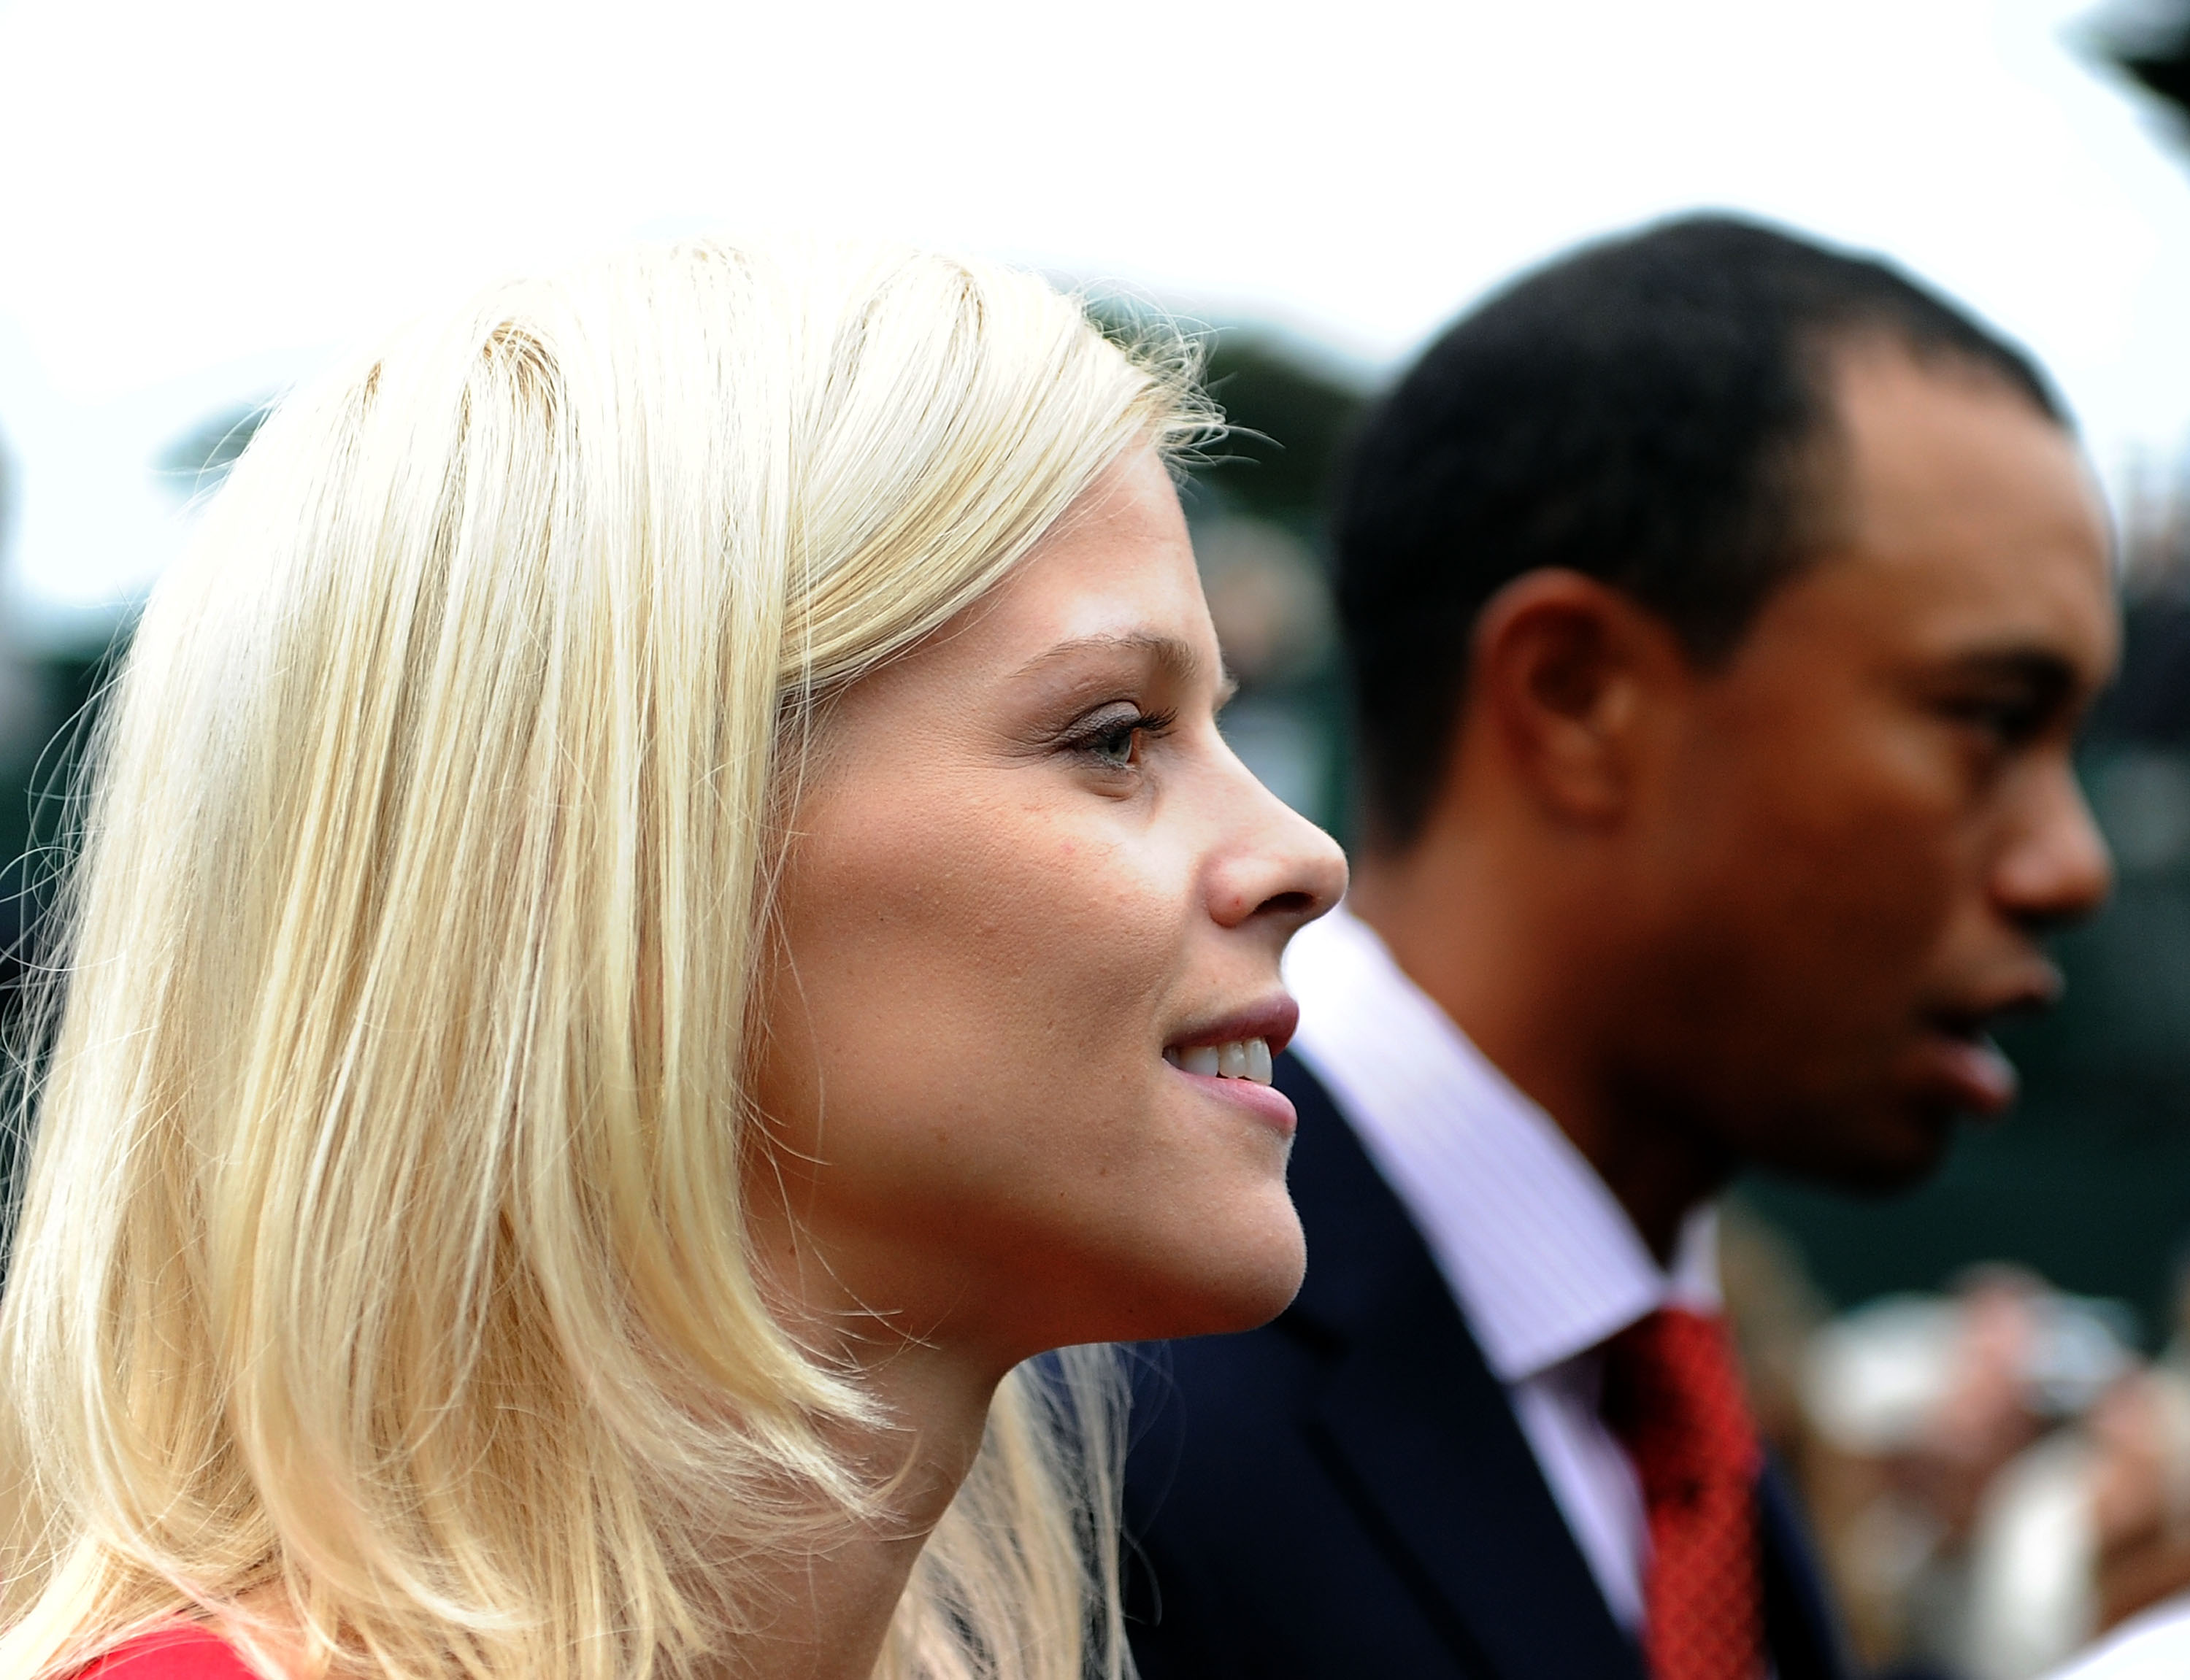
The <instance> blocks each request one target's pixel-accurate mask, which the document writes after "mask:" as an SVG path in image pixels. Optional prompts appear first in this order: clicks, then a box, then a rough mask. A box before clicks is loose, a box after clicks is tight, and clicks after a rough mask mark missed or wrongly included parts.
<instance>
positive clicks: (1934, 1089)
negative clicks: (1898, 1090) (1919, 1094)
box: [1906, 1027, 2022, 1115]
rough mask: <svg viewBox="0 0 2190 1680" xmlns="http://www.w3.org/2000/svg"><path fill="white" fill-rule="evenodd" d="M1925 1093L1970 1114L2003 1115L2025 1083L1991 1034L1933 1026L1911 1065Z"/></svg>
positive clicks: (1914, 1078) (1911, 1073) (1909, 1069)
mask: <svg viewBox="0 0 2190 1680" xmlns="http://www.w3.org/2000/svg"><path fill="white" fill-rule="evenodd" d="M1906 1067H1907V1072H1908V1073H1909V1076H1910V1078H1911V1083H1915V1085H1917V1086H1918V1087H1919V1088H1920V1089H1922V1090H1923V1091H1924V1093H1925V1094H1926V1095H1929V1096H1932V1097H1934V1098H1936V1099H1938V1100H1942V1101H1943V1102H1945V1103H1946V1104H1948V1105H1949V1106H1952V1107H1955V1108H1958V1109H1961V1110H1963V1111H1965V1112H1968V1113H1972V1114H1981V1115H1994V1114H1998V1113H1999V1112H2000V1111H2001V1110H2003V1109H2005V1108H2006V1106H2008V1105H2009V1104H2010V1103H2011V1102H2013V1101H2014V1100H2015V1094H2016V1092H2017V1089H2020V1088H2021V1085H2022V1081H2021V1079H2020V1078H2018V1077H2017V1074H2016V1071H2015V1064H2014V1063H2013V1062H2011V1061H2009V1060H2008V1059H2007V1058H2006V1056H2004V1055H2001V1054H2000V1046H1999V1045H1998V1044H1994V1042H1993V1038H1992V1034H1991V1033H1989V1032H1985V1031H1983V1029H1981V1028H1980V1029H1978V1030H1977V1031H1975V1032H1962V1031H1948V1030H1946V1029H1943V1028H1941V1027H1928V1028H1926V1030H1925V1032H1924V1033H1923V1035H1922V1036H1921V1038H1919V1039H1918V1040H1917V1043H1916V1046H1915V1049H1914V1050H1913V1051H1912V1052H1911V1054H1910V1056H1909V1061H1908V1062H1907V1064H1906Z"/></svg>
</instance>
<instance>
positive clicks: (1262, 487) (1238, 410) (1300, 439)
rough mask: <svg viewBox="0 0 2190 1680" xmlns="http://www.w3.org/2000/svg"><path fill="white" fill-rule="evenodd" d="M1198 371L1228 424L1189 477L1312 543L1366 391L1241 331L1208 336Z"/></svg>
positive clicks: (1317, 540)
mask: <svg viewBox="0 0 2190 1680" xmlns="http://www.w3.org/2000/svg"><path fill="white" fill-rule="evenodd" d="M1206 380H1207V383H1208V387H1209V391H1210V394H1211V396H1213V397H1215V398H1216V399H1217V402H1218V403H1219V404H1221V405H1222V406H1223V410H1224V414H1225V418H1226V420H1227V421H1228V422H1229V423H1230V425H1231V426H1232V427H1233V430H1232V432H1231V433H1230V435H1228V437H1227V438H1225V439H1224V441H1223V443H1222V444H1219V445H1217V448H1216V449H1215V450H1212V451H1211V455H1212V457H1213V458H1212V459H1211V461H1209V462H1208V464H1206V466H1204V467H1200V468H1199V469H1198V470H1197V471H1196V472H1195V473H1194V482H1195V484H1196V485H1197V487H1200V488H1203V489H1207V490H1209V491H1211V492H1213V493H1214V494H1216V495H1218V496H1220V497H1222V498H1223V500H1224V501H1227V502H1228V503H1230V504H1232V505H1234V506H1236V507H1238V508H1239V509H1240V511H1241V512H1247V513H1251V514H1253V515H1255V516H1257V517H1258V518H1266V519H1275V520H1279V521H1282V522H1284V523H1287V524H1290V525H1293V526H1296V527H1297V528H1298V529H1300V530H1301V532H1302V535H1305V536H1308V537H1309V538H1310V539H1311V540H1313V542H1314V543H1315V545H1316V546H1317V547H1318V548H1319V549H1320V547H1321V545H1322V540H1323V536H1324V530H1323V520H1324V517H1325V510H1326V509H1327V508H1328V507H1329V506H1330V495H1331V491H1332V490H1333V489H1334V488H1335V486H1334V482H1333V481H1334V479H1335V478H1336V473H1337V472H1338V470H1339V467H1340V464H1341V461H1342V455H1343V452H1344V450H1345V446H1346V444H1347V441H1348V440H1349V439H1350V438H1351V437H1352V435H1353V428H1354V427H1355V426H1356V425H1357V424H1359V421H1360V418H1361V415H1362V412H1363V410H1364V409H1366V408H1367V406H1368V397H1367V394H1366V393H1365V392H1364V391H1363V390H1362V389H1361V388H1360V387H1359V386H1357V385H1356V384H1354V383H1353V382H1350V381H1348V380H1347V379H1346V378H1344V377H1343V376H1342V375H1339V374H1336V373H1335V372H1329V371H1325V370H1323V369H1321V368H1319V367H1318V366H1317V365H1314V364H1313V362H1311V361H1309V360H1308V359H1306V358H1304V357H1302V355H1301V354H1299V353H1297V352H1296V351H1294V350H1292V349H1291V348H1289V347H1288V346H1286V345H1285V343H1283V342H1281V341H1279V340H1276V339H1272V338H1268V337H1259V336H1257V335H1256V334H1253V333H1250V332H1244V331H1230V332H1219V333H1218V334H1217V338H1216V342H1215V343H1214V344H1213V345H1212V346H1211V350H1210V355H1209V364H1208V368H1207V371H1206Z"/></svg>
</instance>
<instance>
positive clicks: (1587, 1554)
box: [1285, 905, 1719, 1630]
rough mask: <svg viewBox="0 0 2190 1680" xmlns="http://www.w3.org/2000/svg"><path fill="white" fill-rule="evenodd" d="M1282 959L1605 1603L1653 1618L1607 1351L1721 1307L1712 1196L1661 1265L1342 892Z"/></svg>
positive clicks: (1335, 1078) (1363, 1132)
mask: <svg viewBox="0 0 2190 1680" xmlns="http://www.w3.org/2000/svg"><path fill="white" fill-rule="evenodd" d="M1285 984H1286V986H1287V987H1288V988H1289V989H1290V990H1291V992H1292V993H1293V995H1294V996H1295V997H1296V998H1298V999H1299V1000H1300V1006H1301V1024H1300V1032H1299V1036H1298V1037H1296V1038H1295V1039H1294V1040H1293V1049H1294V1051H1295V1052H1296V1054H1297V1055H1299V1056H1300V1058H1301V1060H1302V1061H1304V1062H1305V1063H1307V1065H1308V1070H1309V1071H1310V1072H1313V1074H1314V1075H1315V1076H1316V1078H1318V1079H1319V1080H1321V1081H1322V1082H1323V1085H1324V1088H1325V1089H1326V1090H1328V1091H1329V1092H1330V1095H1331V1098H1332V1100H1334V1101H1335V1102H1336V1103H1337V1105H1338V1106H1339V1108H1340V1110H1341V1111H1342V1112H1343V1113H1344V1114H1345V1116H1346V1117H1347V1120H1348V1121H1350V1122H1351V1123H1352V1124H1353V1130H1354V1132H1355V1134H1357V1135H1358V1136H1359V1138H1360V1140H1361V1144H1362V1147H1363V1148H1364V1150H1365V1151H1367V1153H1368V1155H1369V1158H1370V1160H1371V1161H1372V1162H1374V1163H1375V1164H1376V1168H1377V1170H1378V1171H1379V1172H1380V1173H1381V1174H1382V1175H1383V1177H1384V1179H1385V1182H1387V1184H1389V1185H1391V1187H1392V1189H1393V1191H1394V1192H1395V1193H1396V1194H1397V1195H1398V1196H1399V1200H1400V1202H1402V1203H1403V1204H1404V1206H1405V1208H1406V1209H1407V1211H1408V1213H1410V1215H1411V1216H1412V1217H1413V1219H1414V1223H1415V1225H1416V1229H1417V1230H1420V1231H1421V1235H1422V1238H1423V1241H1424V1242H1426V1243H1427V1245H1428V1247H1429V1251H1430V1253H1431V1256H1432V1257H1433V1259H1435V1261H1436V1262H1437V1265H1438V1270H1440V1271H1441V1272H1442V1273H1443V1274H1444V1280H1445V1283H1446V1285H1447V1286H1448V1287H1450V1289H1451V1291H1452V1293H1453V1297H1454V1299H1455V1301H1457V1302H1458V1304H1459V1305H1460V1308H1461V1312H1462V1313H1463V1314H1465V1315H1466V1316H1467V1321H1468V1325H1469V1326H1470V1327H1471V1328H1472V1330H1473V1331H1474V1332H1475V1339H1476V1341H1477V1343H1478V1344H1479V1345H1480V1346H1481V1347H1482V1349H1483V1355H1484V1360H1486V1361H1487V1362H1488V1364H1489V1367H1490V1370H1491V1372H1492V1374H1493V1375H1495V1377H1497V1378H1498V1380H1499V1381H1500V1382H1501V1383H1503V1384H1504V1385H1505V1388H1506V1396H1507V1398H1508V1399H1509V1400H1511V1401H1512V1406H1513V1414H1514V1417H1516V1418H1517V1419H1518V1422H1519V1423H1520V1425H1521V1433H1522V1434H1523V1436H1525V1437H1526V1438H1527V1440H1528V1442H1529V1447H1530V1449H1531V1450H1532V1451H1534V1452H1535V1456H1536V1462H1537V1463H1538V1464H1539V1465H1540V1466H1541V1467H1542V1468H1543V1472H1544V1479H1545V1480H1546V1482H1547V1483H1548V1484H1549V1485H1550V1486H1551V1490H1552V1496H1553V1497H1554V1498H1556V1499H1557V1501H1558V1504H1559V1508H1560V1510H1561V1511H1562V1512H1563V1513H1564V1515H1565V1517H1566V1520H1567V1526H1568V1527H1569V1529H1570V1530H1573V1533H1574V1540H1575V1541H1576V1543H1577V1544H1578V1545H1579V1547H1580V1550H1581V1554H1582V1556H1583V1558H1586V1560H1587V1562H1588V1564H1589V1566H1590V1569H1591V1571H1592V1572H1593V1573H1594V1574H1595V1575H1596V1576H1597V1584H1598V1586H1599V1587H1601V1588H1602V1589H1603V1593H1604V1598H1605V1603H1606V1604H1608V1606H1609V1607H1610V1609H1611V1610H1612V1613H1613V1615H1614V1617H1615V1618H1616V1619H1617V1620H1618V1621H1620V1623H1621V1624H1622V1625H1623V1626H1626V1627H1627V1628H1629V1629H1630V1630H1639V1629H1640V1628H1641V1626H1642V1624H1643V1567H1644V1564H1646V1562H1647V1561H1648V1554H1649V1545H1650V1536H1649V1527H1648V1522H1647V1520H1646V1519H1645V1517H1644V1514H1643V1495H1642V1490H1641V1488H1640V1486H1639V1485H1637V1481H1636V1478H1635V1472H1634V1468H1633V1467H1632V1466H1631V1464H1630V1463H1629V1462H1628V1459H1627V1456H1626V1454H1625V1451H1622V1449H1621V1447H1620V1443H1619V1442H1618V1441H1617V1440H1615V1439H1614V1437H1613V1435H1612V1434H1611V1432H1610V1431H1609V1430H1608V1429H1607V1428H1605V1426H1604V1423H1603V1420H1602V1419H1601V1418H1600V1417H1598V1415H1597V1396H1598V1391H1599V1388H1600V1386H1601V1383H1602V1377H1603V1372H1602V1356H1601V1355H1600V1354H1599V1353H1597V1351H1596V1350H1597V1349H1598V1347H1599V1345H1600V1344H1601V1343H1603V1341H1604V1340H1605V1338H1607V1337H1609V1336H1612V1335H1614V1334H1616V1333H1617V1332H1620V1331H1621V1330H1624V1329H1625V1328H1626V1327H1627V1326H1629V1325H1631V1324H1632V1323H1634V1322H1635V1321H1637V1319H1639V1318H1641V1317H1643V1315H1645V1314H1647V1313H1649V1312H1651V1311H1653V1310H1654V1309H1657V1308H1658V1307H1660V1306H1663V1305H1665V1304H1669V1303H1677V1304H1682V1305H1685V1306H1693V1307H1697V1308H1700V1309H1704V1310H1706V1311H1716V1309H1717V1308H1718V1304H1719V1291H1718V1276H1717V1263H1716V1219H1715V1216H1714V1214H1713V1213H1712V1211H1711V1209H1710V1208H1704V1209H1701V1210H1699V1212H1698V1213H1696V1214H1695V1215H1694V1216H1693V1217H1692V1218H1691V1219H1689V1221H1688V1225H1686V1226H1685V1227H1684V1228H1683V1230H1682V1233H1681V1239H1680V1244H1679V1247H1678V1251H1677V1253H1676V1255H1675V1257H1674V1264H1673V1268H1672V1270H1671V1272H1670V1273H1669V1272H1667V1271H1665V1270H1663V1269H1661V1268H1660V1266H1659V1265H1658V1264H1657V1262H1656V1261H1655V1260H1654V1259H1653V1258H1652V1257H1651V1254H1650V1251H1649V1249H1648V1247H1646V1246H1645V1245H1644V1243H1643V1239H1642V1236H1640V1235H1639V1234H1638V1233H1637V1230H1636V1229H1635V1226H1634V1224H1633V1222H1632V1221H1631V1219H1629V1218H1628V1217H1627V1213H1626V1211H1625V1209H1624V1208H1621V1207H1620V1203H1619V1202H1618V1201H1617V1200H1615V1199H1614V1196H1613V1194H1612V1192H1611V1191H1609V1190H1608V1189H1607V1188H1606V1187H1605V1185H1604V1181H1603V1179H1600V1178H1598V1177H1597V1174H1596V1172H1595V1171H1594V1169H1592V1168H1591V1166H1590V1165H1589V1163H1588V1162H1586V1160H1584V1159H1583V1158H1582V1156H1581V1153H1580V1151H1578V1150H1576V1149H1575V1148H1574V1145H1573V1144H1572V1143H1570V1142H1569V1140H1568V1139H1567V1136H1566V1134H1565V1133H1563V1132H1562V1131H1561V1130H1560V1129H1559V1128H1558V1127H1557V1124H1556V1123H1553V1121H1552V1118H1551V1117H1550V1116H1549V1115H1547V1114H1546V1113H1545V1112H1544V1111H1543V1110H1542V1109H1541V1108H1540V1107H1538V1106H1536V1104H1535V1102H1533V1101H1531V1100H1529V1098H1528V1097H1527V1096H1525V1095H1523V1094H1522V1093H1521V1091H1520V1090H1519V1089H1518V1088H1517V1087H1516V1086H1514V1085H1513V1084H1512V1082H1511V1081H1509V1080H1508V1079H1507V1078H1506V1077H1505V1076H1504V1075H1503V1074H1502V1073H1501V1072H1499V1071H1498V1069H1497V1068H1495V1066H1492V1065H1491V1063H1490V1062H1489V1060H1488V1059H1487V1058H1486V1057H1484V1055H1483V1053H1482V1052H1481V1051H1480V1050H1478V1049H1476V1047H1475V1046H1474V1044H1472V1043H1470V1042H1469V1040H1468V1038H1467V1035H1466V1034H1465V1033H1463V1032H1461V1030H1460V1029H1459V1028H1458V1027H1455V1025H1454V1024H1453V1023H1452V1021H1450V1019H1449V1018H1448V1017H1447V1016H1446V1015H1445V1014H1444V1011H1443V1010H1440V1009H1438V1006H1437V1005H1436V1004H1433V1003H1432V1002H1431V1001H1430V999H1429V998H1428V997H1427V995H1426V994H1425V993H1423V992H1422V991H1421V988H1420V987H1417V986H1416V985H1415V983H1414V982H1413V981H1410V980H1409V979H1408V978H1407V976H1405V975H1404V973H1402V972H1401V971H1400V970H1399V964H1397V963H1395V962H1394V961H1393V959H1392V956H1391V953H1389V952H1387V950H1386V949H1385V948H1384V944H1383V942H1382V940H1380V939H1378V938H1377V936H1376V934H1375V933H1374V932H1373V931H1370V928H1369V926H1368V925H1367V924H1366V923H1364V922H1363V921H1360V920H1359V919H1357V918H1355V917H1353V916H1352V915H1350V914H1347V909H1346V907H1345V906H1344V905H1341V906H1340V907H1339V908H1337V909H1336V910H1335V911H1333V912H1332V913H1331V914H1330V915H1328V916H1326V917H1325V918H1324V919H1322V920H1321V921H1319V922H1313V923H1310V924H1309V925H1308V926H1307V927H1306V928H1304V929H1302V931H1301V932H1300V933H1299V934H1298V935H1297V936H1296V937H1295V938H1294V940H1293V942H1292V947H1291V950H1290V951H1288V952H1287V953H1286V956H1285ZM1309 1264H1314V1259H1313V1256H1312V1255H1311V1256H1310V1257H1309Z"/></svg>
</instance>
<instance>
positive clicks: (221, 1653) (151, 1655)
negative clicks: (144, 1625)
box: [75, 1626, 258, 1680]
mask: <svg viewBox="0 0 2190 1680" xmlns="http://www.w3.org/2000/svg"><path fill="white" fill-rule="evenodd" d="M75 1680H258V1677H257V1676H256V1675H254V1674H252V1672H251V1671H250V1670H249V1669H247V1668H246V1667H245V1666H243V1659H242V1658H241V1657H240V1656H238V1655H236V1654H235V1649H234V1648H233V1647H231V1646H230V1644H229V1643H228V1641H227V1640H225V1639H224V1638H221V1637H220V1636H219V1635H218V1634H217V1633H209V1632H207V1631H206V1630H205V1629H204V1628H202V1627H197V1626H185V1627H163V1628H161V1629H160V1630H159V1631H158V1632H154V1633H147V1634H144V1635H142V1636H141V1637H139V1638H135V1639H132V1640H131V1641H130V1642H129V1643H128V1644H126V1645H116V1647H115V1648H114V1649H112V1650H111V1651H109V1652H108V1653H107V1654H106V1655H105V1656H103V1657H101V1658H100V1659H99V1660H98V1661H97V1662H95V1663H94V1664H92V1666H90V1667H88V1668H84V1669H79V1670H77V1673H76V1675H75Z"/></svg>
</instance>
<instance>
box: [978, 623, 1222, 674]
mask: <svg viewBox="0 0 2190 1680" xmlns="http://www.w3.org/2000/svg"><path fill="white" fill-rule="evenodd" d="M1091 653H1093V654H1104V653H1108V654H1117V653H1125V654H1130V655H1133V656H1136V657H1138V658H1141V659H1147V660H1148V661H1149V663H1150V664H1152V665H1155V667H1156V669H1157V670H1160V671H1161V672H1162V673H1163V674H1164V675H1165V676H1167V677H1169V678H1171V679H1172V681H1173V682H1178V683H1188V682H1193V681H1194V679H1195V678H1196V677H1198V676H1200V675H1201V655H1200V653H1196V652H1195V651H1194V648H1193V647H1192V646H1191V645H1190V644H1189V643H1188V642H1182V641H1181V640H1179V638H1178V637H1177V636H1159V635H1156V634H1155V632H1153V631H1126V633H1125V634H1123V635H1116V636H1109V635H1104V636H1074V637H1073V638H1072V639H1071V640H1070V641H1069V642H1058V644H1057V645H1056V646H1055V647H1053V648H1044V649H1043V650H1042V651H1041V653H1036V654H1035V656H1034V657H1033V658H1032V659H1029V660H1028V661H1027V662H1026V663H1025V664H1024V665H1021V666H1020V667H1019V668H1018V672H1017V673H1016V674H1017V675H1018V676H1032V675H1034V674H1035V672H1037V671H1040V670H1044V669H1045V668H1047V667H1048V666H1050V665H1060V664H1064V663H1065V662H1067V661H1069V660H1072V659H1079V658H1081V657H1083V656H1084V655H1086V654H1091Z"/></svg>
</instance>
